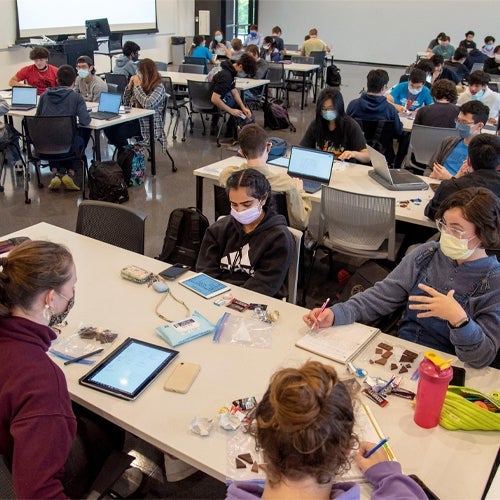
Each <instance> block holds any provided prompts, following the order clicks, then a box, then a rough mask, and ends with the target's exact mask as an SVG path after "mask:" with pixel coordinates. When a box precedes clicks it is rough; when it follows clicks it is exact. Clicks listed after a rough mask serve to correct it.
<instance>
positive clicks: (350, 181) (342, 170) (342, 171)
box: [193, 156, 438, 227]
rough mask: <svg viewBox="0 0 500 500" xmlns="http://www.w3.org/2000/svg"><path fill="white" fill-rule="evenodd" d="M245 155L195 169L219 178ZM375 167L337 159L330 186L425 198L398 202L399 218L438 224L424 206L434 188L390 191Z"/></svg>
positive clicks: (398, 198) (317, 197)
mask: <svg viewBox="0 0 500 500" xmlns="http://www.w3.org/2000/svg"><path fill="white" fill-rule="evenodd" d="M245 161H246V160H245V159H244V158H241V157H240V156H232V157H229V158H225V159H224V160H221V161H218V162H216V163H212V164H210V165H206V166H205V167H201V168H197V169H196V170H194V171H193V174H194V175H196V176H200V177H204V178H206V179H213V180H218V179H219V174H220V173H221V172H222V170H224V168H226V167H227V166H229V165H242V164H243V163H245ZM271 167H272V168H273V169H276V172H284V171H285V169H284V167H278V166H274V165H271ZM371 168H372V167H368V166H366V165H360V164H355V163H348V162H338V161H336V162H335V163H334V165H333V170H332V177H331V179H330V186H331V187H335V188H338V189H343V190H345V191H350V192H353V193H367V194H373V195H376V196H387V197H393V198H395V199H396V201H397V202H398V201H406V200H414V199H421V200H422V202H421V203H420V205H418V204H415V203H409V204H408V206H407V207H406V208H402V207H400V206H399V203H396V220H400V221H405V222H409V223H412V224H418V225H420V226H427V227H435V224H434V222H433V221H431V220H430V219H429V218H427V217H426V216H425V215H424V208H425V206H426V205H427V203H428V201H429V200H431V199H432V197H433V196H434V191H432V189H428V190H426V191H390V190H388V189H386V188H385V187H383V186H381V185H380V184H379V183H378V182H376V181H375V180H373V179H372V178H371V177H370V176H369V175H368V170H370V169H371ZM421 178H422V179H423V180H424V181H425V182H427V183H431V181H432V183H437V182H438V181H436V180H435V179H432V180H431V179H430V178H429V177H421ZM309 197H310V199H311V201H312V202H313V203H319V202H320V200H321V191H317V192H316V193H313V194H310V195H309Z"/></svg>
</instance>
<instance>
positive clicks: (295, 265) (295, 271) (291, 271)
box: [288, 227, 302, 304]
mask: <svg viewBox="0 0 500 500" xmlns="http://www.w3.org/2000/svg"><path fill="white" fill-rule="evenodd" d="M288 230H289V231H290V233H291V234H292V236H293V239H294V240H295V247H294V251H293V257H292V262H291V263H290V267H289V268H288V302H290V304H296V303H297V282H298V280H299V262H300V249H301V246H302V231H299V230H298V229H294V228H293V227H288Z"/></svg>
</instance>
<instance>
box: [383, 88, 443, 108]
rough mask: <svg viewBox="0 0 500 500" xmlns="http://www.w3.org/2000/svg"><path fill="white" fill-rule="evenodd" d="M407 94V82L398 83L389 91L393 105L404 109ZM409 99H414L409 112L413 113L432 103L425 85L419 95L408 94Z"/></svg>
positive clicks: (432, 100) (429, 92)
mask: <svg viewBox="0 0 500 500" xmlns="http://www.w3.org/2000/svg"><path fill="white" fill-rule="evenodd" d="M408 94H409V93H408V82H402V83H399V84H398V85H396V86H395V87H394V88H393V89H392V90H391V95H392V97H393V98H394V104H399V105H400V106H404V107H405V108H407V106H406V104H407V102H408ZM409 97H410V100H412V99H414V100H413V101H412V103H411V106H410V111H414V110H416V109H418V108H421V107H422V106H428V105H429V104H433V103H434V99H433V98H432V96H431V91H430V90H429V89H428V88H427V87H426V86H425V85H424V87H423V88H422V90H421V92H420V93H419V94H417V95H416V96H413V95H411V94H410V96H409ZM407 109H408V108H407Z"/></svg>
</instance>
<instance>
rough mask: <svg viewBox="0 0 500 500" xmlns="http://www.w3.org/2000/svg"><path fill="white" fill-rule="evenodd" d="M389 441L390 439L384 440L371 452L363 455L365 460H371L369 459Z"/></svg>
mask: <svg viewBox="0 0 500 500" xmlns="http://www.w3.org/2000/svg"><path fill="white" fill-rule="evenodd" d="M387 441H389V438H388V437H387V438H384V439H382V441H380V443H379V444H377V445H376V446H374V447H373V448H372V449H371V450H370V451H368V452H366V453H365V454H364V455H363V458H369V457H371V456H372V455H373V454H374V453H375V452H376V451H377V450H378V449H379V448H382V446H384V444H385V443H387Z"/></svg>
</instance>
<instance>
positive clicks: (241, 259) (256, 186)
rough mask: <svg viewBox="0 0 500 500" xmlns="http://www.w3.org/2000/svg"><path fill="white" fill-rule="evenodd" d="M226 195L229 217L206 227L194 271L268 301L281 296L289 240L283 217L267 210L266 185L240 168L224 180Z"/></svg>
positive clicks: (289, 253) (257, 175) (259, 175)
mask: <svg viewBox="0 0 500 500" xmlns="http://www.w3.org/2000/svg"><path fill="white" fill-rule="evenodd" d="M226 191H227V193H228V196H229V201H230V203H231V215H229V216H227V217H224V218H222V219H220V220H218V221H216V222H215V223H214V224H212V225H211V226H210V227H209V228H208V229H207V231H206V233H205V237H204V238H203V242H202V244H201V249H200V253H199V256H198V262H197V263H196V270H197V271H199V272H203V273H206V274H208V275H210V276H212V277H213V278H217V279H220V280H223V281H226V282H227V283H231V284H233V285H238V286H241V287H243V288H247V289H248V290H253V291H255V292H259V293H262V294H264V295H269V296H270V297H278V298H281V297H286V295H287V277H288V268H289V267H290V263H291V261H292V257H293V253H294V247H295V242H294V239H293V237H292V235H291V233H290V231H289V230H288V227H287V225H286V220H285V218H284V217H283V216H282V215H278V214H276V213H275V212H274V210H273V209H272V207H270V206H269V201H270V199H271V185H270V184H269V181H268V180H267V179H266V178H265V176H264V175H263V174H262V173H260V172H258V171H257V170H255V169H253V168H246V169H244V170H242V171H239V172H234V173H233V174H232V175H230V176H229V178H228V179H227V182H226Z"/></svg>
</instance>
